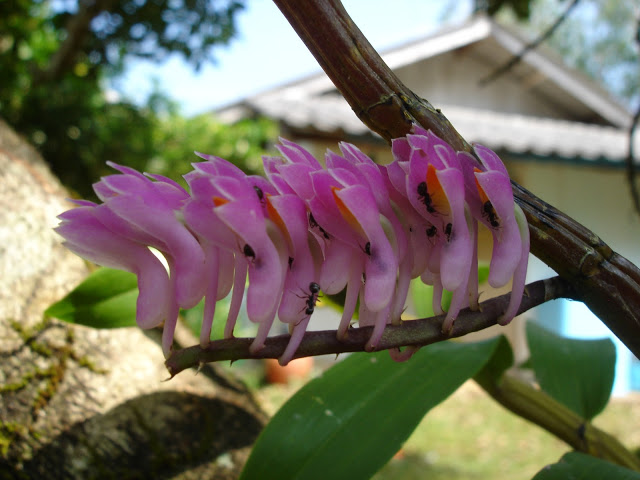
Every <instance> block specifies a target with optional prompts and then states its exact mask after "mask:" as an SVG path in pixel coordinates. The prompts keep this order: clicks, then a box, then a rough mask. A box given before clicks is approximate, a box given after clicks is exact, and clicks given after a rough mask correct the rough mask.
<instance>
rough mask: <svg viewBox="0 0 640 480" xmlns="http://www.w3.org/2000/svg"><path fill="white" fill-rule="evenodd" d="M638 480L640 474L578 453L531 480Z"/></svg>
mask: <svg viewBox="0 0 640 480" xmlns="http://www.w3.org/2000/svg"><path fill="white" fill-rule="evenodd" d="M592 478H606V479H607V480H640V473H638V472H634V471H633V470H629V469H627V468H623V467H620V466H618V465H614V464H612V463H609V462H605V461H604V460H600V459H599V458H594V457H592V456H590V455H585V454H584V453H580V452H569V453H567V454H565V455H564V456H563V457H562V458H561V459H560V461H559V462H558V463H554V464H553V465H549V466H547V467H545V468H544V469H543V470H541V471H540V473H538V474H537V475H536V476H535V477H533V480H566V479H572V480H591V479H592Z"/></svg>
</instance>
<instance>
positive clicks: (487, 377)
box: [473, 336, 513, 391]
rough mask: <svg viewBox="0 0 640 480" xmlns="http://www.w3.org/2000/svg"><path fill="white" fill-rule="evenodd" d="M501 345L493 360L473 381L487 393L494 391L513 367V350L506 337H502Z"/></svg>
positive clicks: (488, 362) (490, 360) (497, 347)
mask: <svg viewBox="0 0 640 480" xmlns="http://www.w3.org/2000/svg"><path fill="white" fill-rule="evenodd" d="M499 338H500V340H499V343H498V345H497V346H496V348H495V349H494V351H493V355H491V358H490V359H489V360H488V361H487V362H486V363H485V364H484V366H483V367H482V368H481V369H480V371H479V372H478V373H476V374H475V375H474V377H473V379H474V380H475V381H476V382H478V383H479V384H480V386H482V388H484V389H485V390H487V391H491V390H493V389H494V388H495V387H496V385H497V384H498V382H499V380H500V377H502V374H503V373H504V372H505V371H506V370H507V369H508V368H510V367H511V366H512V365H513V350H512V349H511V344H510V343H509V341H508V340H507V338H506V337H503V336H500V337H499Z"/></svg>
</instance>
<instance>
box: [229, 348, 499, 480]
mask: <svg viewBox="0 0 640 480" xmlns="http://www.w3.org/2000/svg"><path fill="white" fill-rule="evenodd" d="M498 342H499V340H498V339H493V340H489V341H486V342H481V343H455V342H446V343H438V344H434V345H430V346H428V347H425V348H423V349H421V350H420V351H418V352H417V353H416V354H415V355H414V356H413V358H411V359H410V360H409V361H407V362H404V363H395V362H394V361H392V360H391V358H390V357H389V354H388V353H387V352H378V353H375V354H363V353H360V354H354V355H351V356H349V357H348V358H346V359H345V360H344V361H342V362H340V363H338V364H336V365H335V366H334V367H332V368H331V369H329V370H327V371H326V372H325V373H324V374H323V375H322V376H321V377H320V378H317V379H315V380H312V381H311V382H309V383H308V384H307V385H305V386H304V387H303V388H302V389H301V390H300V391H299V392H298V393H297V394H296V395H294V396H293V397H292V398H291V399H290V400H289V401H288V402H287V403H286V404H285V405H284V406H283V407H282V408H281V409H280V410H279V411H278V412H277V413H276V415H275V416H274V417H273V418H272V419H271V422H270V423H269V424H268V425H267V427H266V428H265V430H264V431H263V432H262V434H261V435H260V437H259V438H258V441H257V442H256V445H255V447H254V448H253V451H252V453H251V456H250V457H249V460H248V462H247V464H246V466H245V469H244V471H243V473H242V476H241V477H240V478H241V479H242V480H254V479H256V480H257V479H260V480H262V479H265V478H277V479H287V480H292V479H300V480H302V479H304V480H313V479H322V480H325V479H328V478H330V479H332V480H339V479H345V480H355V479H361V478H370V477H371V476H372V475H373V474H374V473H375V472H376V471H377V470H378V469H379V468H380V467H382V466H383V465H384V464H385V463H386V462H387V461H388V460H389V459H390V458H391V457H392V456H393V455H394V454H395V453H396V452H397V451H398V450H399V449H400V447H401V446H402V444H403V443H404V442H405V441H406V439H407V438H408V437H409V435H410V434H411V432H412V431H413V430H414V429H415V427H416V426H417V424H418V423H419V422H420V420H421V419H422V417H424V415H425V414H426V413H427V412H428V411H429V410H430V409H431V408H433V407H434V406H436V405H437V404H439V403H440V402H442V401H443V400H444V399H445V398H447V397H448V396H449V395H450V394H451V393H453V392H454V391H455V390H456V389H457V388H458V387H459V386H460V385H462V384H463V383H464V382H465V380H467V379H468V378H470V377H472V376H473V375H474V374H475V373H476V372H477V371H478V370H479V369H480V368H482V366H483V365H484V364H485V362H487V360H488V359H489V358H490V357H491V355H492V354H493V351H494V350H495V348H496V345H497V344H498Z"/></svg>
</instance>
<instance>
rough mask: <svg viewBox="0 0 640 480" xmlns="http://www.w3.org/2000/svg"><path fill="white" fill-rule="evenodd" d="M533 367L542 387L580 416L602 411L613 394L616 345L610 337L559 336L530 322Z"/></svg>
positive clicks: (529, 341) (585, 416)
mask: <svg viewBox="0 0 640 480" xmlns="http://www.w3.org/2000/svg"><path fill="white" fill-rule="evenodd" d="M527 340H528V343H529V350H530V351H531V367H532V368H533V370H534V372H535V374H536V379H537V380H538V383H539V384H540V387H541V388H542V389H543V390H544V391H545V392H547V393H548V394H549V395H551V396H552V397H553V398H555V399H556V400H557V401H559V402H560V403H562V404H564V405H565V406H567V407H569V408H570V409H571V410H573V411H574V412H576V413H577V414H578V415H580V416H581V417H583V418H585V419H587V420H590V419H592V418H593V417H595V416H596V415H597V414H598V413H600V412H601V411H602V409H603V408H604V407H605V405H606V404H607V402H608V401H609V396H610V394H611V387H612V386H613V377H614V373H615V364H616V347H615V345H614V344H613V342H612V341H611V340H610V339H608V338H607V339H601V340H576V339H570V338H564V337H560V336H558V335H555V334H554V333H552V332H550V331H548V330H546V329H544V328H542V327H541V326H539V325H536V324H535V323H533V322H527Z"/></svg>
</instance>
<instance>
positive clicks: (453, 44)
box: [217, 17, 640, 163]
mask: <svg viewBox="0 0 640 480" xmlns="http://www.w3.org/2000/svg"><path fill="white" fill-rule="evenodd" d="M489 37H490V38H492V39H494V41H495V42H497V44H499V45H500V46H501V47H502V49H501V51H500V52H498V51H497V50H496V49H495V47H492V49H491V52H490V53H491V54H492V55H493V56H496V58H497V57H500V58H502V57H504V58H509V56H510V55H511V54H514V53H517V52H519V51H521V50H522V48H523V47H524V44H525V43H524V41H523V40H522V39H521V38H520V37H518V36H517V35H515V34H513V33H512V32H509V31H508V30H506V29H505V28H503V27H501V26H499V25H497V24H496V23H495V22H493V21H492V20H490V19H488V18H485V17H478V18H474V19H473V20H471V21H470V22H467V23H466V24H464V25H462V26H461V27H457V28H451V29H448V30H444V31H442V32H440V33H437V34H435V35H431V36H429V37H426V38H423V39H419V40H416V41H414V42H411V43H408V44H406V45H403V46H400V47H397V48H395V49H392V50H390V51H388V52H386V53H385V54H383V55H382V56H383V58H384V59H385V61H387V62H388V64H389V66H390V67H391V68H393V69H397V68H401V67H402V66H405V65H408V64H412V63H415V62H418V61H420V60H421V59H425V58H429V57H431V56H434V55H437V54H439V53H442V52H445V51H450V50H454V49H456V48H459V47H461V46H463V45H469V44H479V42H481V41H482V40H483V39H487V38H489ZM497 44H496V43H493V44H492V45H494V46H495V45H497ZM487 48H489V47H487ZM523 62H524V63H526V64H528V65H530V66H531V67H533V68H535V69H536V71H538V72H539V73H540V75H539V76H540V77H541V78H543V79H546V81H545V85H546V86H545V87H544V88H546V89H547V90H548V92H547V93H549V94H550V95H551V94H553V95H555V97H554V98H558V99H560V100H559V101H569V100H568V99H569V97H571V98H572V99H573V100H571V101H573V102H574V104H575V102H582V103H581V105H582V106H581V107H580V108H588V109H591V111H594V112H598V115H600V117H601V118H604V119H607V122H608V123H609V124H610V125H613V126H605V125H597V124H593V123H589V124H588V123H578V122H572V121H565V120H559V119H552V118H540V117H533V116H526V115H518V114H513V113H504V112H496V111H490V110H484V109H483V110H481V109H478V108H475V109H474V108H470V107H465V106H459V105H455V106H454V105H449V106H446V105H440V104H439V105H437V106H438V107H439V108H440V109H441V110H442V111H443V113H444V114H445V115H446V116H447V118H448V119H449V120H450V121H451V123H452V124H453V125H454V126H455V128H456V129H457V130H458V131H459V132H460V134H462V136H463V137H464V138H465V139H467V140H468V141H471V142H478V143H482V144H485V145H487V146H488V147H490V148H492V149H494V150H505V151H508V152H512V153H516V154H527V153H529V154H534V155H539V156H557V157H563V158H576V159H581V160H587V161H610V162H620V163H621V162H622V161H623V160H624V159H625V158H626V157H627V152H628V132H627V129H628V125H629V124H630V120H631V115H630V114H629V112H627V111H626V110H625V108H624V107H623V106H621V105H620V104H619V103H618V102H617V101H615V100H614V99H613V98H612V97H611V96H610V95H609V94H607V92H605V91H604V89H602V88H601V87H600V86H599V85H596V84H595V83H594V82H592V81H591V80H589V79H587V78H586V77H585V76H584V75H582V74H579V73H578V72H576V71H574V70H571V69H569V68H567V67H566V66H564V65H563V64H562V63H561V61H560V60H559V59H558V58H556V57H555V56H554V55H552V54H549V53H548V52H542V51H531V52H528V53H527V54H526V55H525V56H524V58H523ZM567 105H569V104H567ZM574 106H575V105H574ZM567 108H569V107H567ZM575 108H578V107H575ZM217 113H218V115H220V116H222V118H223V119H225V120H227V121H233V120H235V119H238V118H241V117H243V116H247V115H248V114H251V113H259V114H262V115H265V116H268V117H271V118H273V119H276V120H279V121H281V122H283V123H284V124H285V125H287V126H288V127H290V128H292V129H294V130H298V131H302V130H306V131H308V132H315V133H318V132H320V133H324V134H327V135H335V136H340V135H341V134H347V135H350V136H363V135H368V134H371V132H370V131H369V130H368V128H367V127H366V126H365V125H364V124H362V122H361V121H360V120H359V119H358V118H357V116H356V115H355V114H354V113H353V111H352V110H351V108H350V107H349V105H348V104H347V102H346V101H345V100H344V99H343V98H342V97H341V96H340V95H339V94H338V93H337V91H336V90H335V87H334V86H333V84H332V83H331V81H330V80H329V78H328V77H327V76H326V75H325V74H324V73H319V74H318V75H314V76H311V77H308V78H306V79H303V80H300V81H297V82H293V83H290V84H288V85H284V86H281V87H278V88H275V89H272V90H269V91H267V92H264V93H262V94H259V95H256V96H254V97H251V98H248V99H246V100H244V101H242V102H239V103H237V104H235V105H231V106H229V107H227V108H223V109H221V110H219V111H218V112H217ZM605 123H606V122H605ZM634 151H635V152H636V154H635V157H636V159H637V160H640V132H638V133H637V134H636V137H635V143H634Z"/></svg>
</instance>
